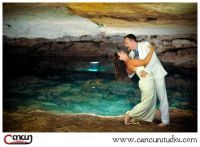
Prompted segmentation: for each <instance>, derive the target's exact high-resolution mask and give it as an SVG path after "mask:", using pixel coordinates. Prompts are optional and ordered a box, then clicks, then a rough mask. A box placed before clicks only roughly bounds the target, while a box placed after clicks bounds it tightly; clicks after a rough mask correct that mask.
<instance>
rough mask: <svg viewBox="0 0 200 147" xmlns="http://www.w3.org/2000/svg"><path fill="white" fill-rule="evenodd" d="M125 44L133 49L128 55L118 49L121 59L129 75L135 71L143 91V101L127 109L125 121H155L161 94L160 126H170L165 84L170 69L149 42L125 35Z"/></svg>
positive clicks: (130, 76) (132, 122) (129, 48)
mask: <svg viewBox="0 0 200 147" xmlns="http://www.w3.org/2000/svg"><path fill="white" fill-rule="evenodd" d="M124 45H125V47H127V48H128V50H129V51H130V53H129V56H128V55H127V54H126V53H125V52H123V51H121V52H118V56H119V59H120V60H123V61H124V62H125V65H126V70H127V73H128V76H129V78H132V77H133V76H134V75H135V74H136V75H137V76H138V77H139V79H140V80H139V88H140V90H141V102H140V103H139V104H137V105H136V106H135V107H133V109H132V110H130V111H127V112H126V114H125V117H124V120H125V124H126V125H130V124H134V122H136V120H143V121H147V122H152V121H153V119H154V116H155V110H156V101H157V97H158V99H159V101H160V108H159V109H160V113H161V121H162V122H161V123H160V124H159V125H158V126H160V127H165V126H167V125H169V105H168V99H167V92H166V85H165V76H166V75H167V72H166V71H165V69H164V68H163V66H162V65H161V63H160V61H159V59H158V57H157V55H156V53H155V52H154V47H152V46H151V44H150V43H149V42H146V41H144V42H138V41H137V39H136V37H135V36H134V35H133V34H129V35H126V36H125V37H124Z"/></svg>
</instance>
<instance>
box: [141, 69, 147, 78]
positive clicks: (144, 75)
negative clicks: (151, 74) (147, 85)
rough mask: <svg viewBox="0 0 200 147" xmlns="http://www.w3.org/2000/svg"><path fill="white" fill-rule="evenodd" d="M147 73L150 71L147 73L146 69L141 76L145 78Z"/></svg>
mask: <svg viewBox="0 0 200 147" xmlns="http://www.w3.org/2000/svg"><path fill="white" fill-rule="evenodd" d="M147 74H148V73H147V72H146V71H144V70H142V71H141V72H140V76H141V77H143V78H145V77H146V75H147Z"/></svg>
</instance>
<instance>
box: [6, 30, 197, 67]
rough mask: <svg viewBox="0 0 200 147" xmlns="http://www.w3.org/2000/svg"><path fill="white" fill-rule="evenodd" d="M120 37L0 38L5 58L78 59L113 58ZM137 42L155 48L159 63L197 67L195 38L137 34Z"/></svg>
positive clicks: (119, 45) (100, 35) (102, 35)
mask: <svg viewBox="0 0 200 147" xmlns="http://www.w3.org/2000/svg"><path fill="white" fill-rule="evenodd" d="M123 36H124V35H113V36H105V35H104V34H99V35H97V36H88V35H85V36H80V37H71V36H65V37H62V38H57V39H43V38H36V39H28V38H7V37H6V36H4V38H3V39H4V41H3V45H4V46H3V49H4V56H5V55H27V56H44V57H48V56H64V57H68V58H70V57H79V58H97V57H101V58H102V57H106V58H107V57H108V58H110V57H113V54H114V53H115V52H117V51H119V50H126V49H125V48H124V46H123ZM137 38H138V40H139V41H144V40H146V41H149V42H151V43H152V44H154V45H155V46H156V52H157V54H158V57H159V58H160V60H161V62H163V63H164V64H168V65H170V66H171V65H173V66H177V67H185V68H197V35H196V34H191V35H141V36H137Z"/></svg>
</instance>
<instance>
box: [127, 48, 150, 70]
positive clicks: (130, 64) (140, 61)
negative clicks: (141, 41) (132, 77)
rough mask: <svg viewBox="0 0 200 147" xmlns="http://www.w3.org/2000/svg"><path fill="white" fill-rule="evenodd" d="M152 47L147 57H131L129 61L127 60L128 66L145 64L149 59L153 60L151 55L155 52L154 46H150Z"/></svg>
mask: <svg viewBox="0 0 200 147" xmlns="http://www.w3.org/2000/svg"><path fill="white" fill-rule="evenodd" d="M149 48H150V52H149V53H148V55H147V56H146V58H145V59H143V60H141V59H129V60H128V61H126V66H127V67H132V66H136V67H137V66H145V65H147V64H148V63H149V61H150V60H151V57H152V55H153V52H154V47H152V46H149Z"/></svg>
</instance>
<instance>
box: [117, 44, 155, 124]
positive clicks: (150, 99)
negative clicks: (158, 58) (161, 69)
mask: <svg viewBox="0 0 200 147" xmlns="http://www.w3.org/2000/svg"><path fill="white" fill-rule="evenodd" d="M149 48H150V52H149V54H148V55H147V57H146V58H145V59H144V60H141V59H129V58H128V56H127V54H126V53H124V52H118V56H119V59H120V60H122V61H124V62H125V65H126V68H127V69H128V70H131V71H134V72H135V73H136V74H137V76H138V77H139V79H140V80H139V88H140V90H141V102H140V103H139V104H137V105H136V106H135V107H133V108H132V109H131V110H130V111H127V112H126V114H125V117H124V121H125V124H126V125H130V124H134V123H136V120H143V121H147V122H152V121H153V118H154V115H155V110H156V88H155V85H154V80H153V76H152V74H151V73H149V74H147V75H146V77H141V76H140V72H141V71H142V70H144V66H145V65H147V64H148V63H149V61H150V60H151V57H152V54H153V52H154V48H153V47H152V46H149Z"/></svg>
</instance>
